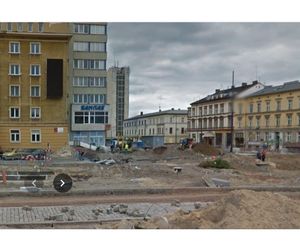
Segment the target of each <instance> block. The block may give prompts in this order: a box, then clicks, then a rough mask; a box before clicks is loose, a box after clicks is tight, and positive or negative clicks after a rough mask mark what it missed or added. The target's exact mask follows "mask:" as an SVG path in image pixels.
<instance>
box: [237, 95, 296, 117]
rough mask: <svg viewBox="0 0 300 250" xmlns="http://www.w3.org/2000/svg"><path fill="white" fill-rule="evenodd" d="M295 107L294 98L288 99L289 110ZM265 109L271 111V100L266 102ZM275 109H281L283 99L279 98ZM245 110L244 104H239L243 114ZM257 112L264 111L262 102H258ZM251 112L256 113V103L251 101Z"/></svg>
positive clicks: (240, 111)
mask: <svg viewBox="0 0 300 250" xmlns="http://www.w3.org/2000/svg"><path fill="white" fill-rule="evenodd" d="M299 107H300V101H299ZM292 109H293V100H292V99H288V102H287V110H292ZM265 111H266V112H269V111H271V102H270V101H267V102H266V106H265ZM275 111H281V101H280V100H277V101H276V108H275ZM242 112H243V105H242V104H239V113H240V114H242ZM256 112H258V113H259V112H262V104H261V102H258V103H257V105H256ZM249 113H254V104H253V103H250V104H249Z"/></svg>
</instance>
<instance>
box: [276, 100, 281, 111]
mask: <svg viewBox="0 0 300 250" xmlns="http://www.w3.org/2000/svg"><path fill="white" fill-rule="evenodd" d="M280 110H281V102H280V101H276V111H280Z"/></svg>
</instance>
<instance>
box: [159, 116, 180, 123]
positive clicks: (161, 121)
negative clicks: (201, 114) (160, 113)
mask: <svg viewBox="0 0 300 250" xmlns="http://www.w3.org/2000/svg"><path fill="white" fill-rule="evenodd" d="M161 122H163V121H161ZM184 122H185V121H184V117H181V123H184Z"/></svg>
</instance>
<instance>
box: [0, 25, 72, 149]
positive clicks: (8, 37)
mask: <svg viewBox="0 0 300 250" xmlns="http://www.w3.org/2000/svg"><path fill="white" fill-rule="evenodd" d="M70 38H71V35H70V33H69V26H68V24H66V23H54V24H51V23H1V26H0V58H1V60H0V94H1V99H0V146H1V148H2V149H11V148H47V147H48V145H50V147H51V148H52V149H54V150H56V149H58V148H61V147H62V146H65V145H67V143H68V133H69V132H68V130H69V125H68V124H69V119H68V104H67V103H68V102H67V93H68V67H69V66H68V65H69V64H68V63H69V62H68V51H69V40H70Z"/></svg>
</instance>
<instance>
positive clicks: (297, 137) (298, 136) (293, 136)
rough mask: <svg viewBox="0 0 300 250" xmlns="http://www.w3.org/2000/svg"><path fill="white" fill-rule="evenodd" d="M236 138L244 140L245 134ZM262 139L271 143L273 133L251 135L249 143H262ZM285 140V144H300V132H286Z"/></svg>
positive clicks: (240, 134)
mask: <svg viewBox="0 0 300 250" xmlns="http://www.w3.org/2000/svg"><path fill="white" fill-rule="evenodd" d="M235 137H236V138H244V135H243V133H239V134H236V136H235ZM261 139H264V141H265V142H269V141H271V140H272V133H271V132H265V133H264V135H263V134H262V133H261V132H256V133H255V134H249V141H257V142H260V141H261ZM283 139H284V141H285V142H292V141H293V142H296V141H297V142H300V132H298V133H293V132H285V133H284V136H283Z"/></svg>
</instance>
